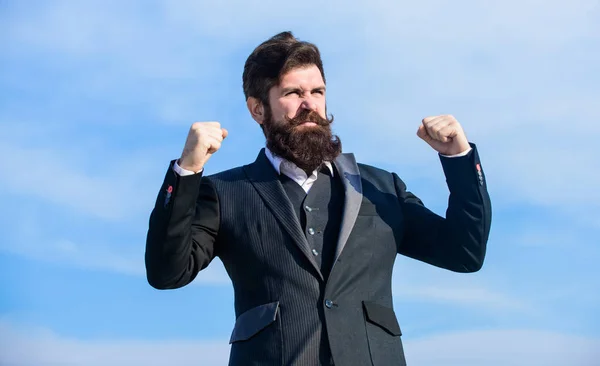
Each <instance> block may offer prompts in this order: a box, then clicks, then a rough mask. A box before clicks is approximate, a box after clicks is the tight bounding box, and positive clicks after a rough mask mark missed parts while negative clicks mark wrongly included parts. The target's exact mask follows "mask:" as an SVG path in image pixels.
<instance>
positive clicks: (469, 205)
mask: <svg viewBox="0 0 600 366" xmlns="http://www.w3.org/2000/svg"><path fill="white" fill-rule="evenodd" d="M471 147H472V150H471V151H470V152H469V153H468V154H467V155H465V156H462V157H453V158H448V157H443V156H440V160H441V163H442V167H443V170H444V174H445V176H446V182H447V184H448V189H449V191H450V197H449V199H448V208H447V210H446V217H445V218H444V217H441V216H439V215H437V214H435V213H434V212H432V211H431V210H429V209H427V208H426V207H425V205H424V204H423V202H422V201H421V200H420V199H419V198H418V197H416V196H415V195H414V194H412V193H410V192H409V191H407V190H406V185H405V184H404V182H402V180H400V178H399V177H398V176H397V175H396V174H393V175H394V181H395V182H394V183H395V187H396V193H397V195H398V197H399V199H400V203H401V207H402V211H403V217H404V235H403V238H402V240H401V241H400V243H398V253H400V254H403V255H406V256H408V257H411V258H414V259H417V260H420V261H423V262H426V263H429V264H432V265H434V266H437V267H441V268H445V269H448V270H451V271H455V272H476V271H478V270H479V269H481V267H482V266H483V262H484V258H485V254H486V246H487V241H488V237H489V232H490V226H491V220H492V208H491V202H490V197H489V195H488V191H487V183H486V181H485V176H484V174H483V169H482V167H481V162H480V160H479V155H478V152H477V149H476V146H475V144H471Z"/></svg>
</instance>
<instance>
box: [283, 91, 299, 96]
mask: <svg viewBox="0 0 600 366" xmlns="http://www.w3.org/2000/svg"><path fill="white" fill-rule="evenodd" d="M292 94H297V95H300V92H299V91H298V90H293V91H291V92H288V93H286V94H285V96H286V97H287V96H288V95H292Z"/></svg>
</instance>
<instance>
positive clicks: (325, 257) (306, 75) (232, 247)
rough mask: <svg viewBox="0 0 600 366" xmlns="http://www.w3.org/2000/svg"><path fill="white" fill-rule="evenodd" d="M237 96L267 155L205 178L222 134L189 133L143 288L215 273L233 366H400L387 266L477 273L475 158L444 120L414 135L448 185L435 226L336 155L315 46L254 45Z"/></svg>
mask: <svg viewBox="0 0 600 366" xmlns="http://www.w3.org/2000/svg"><path fill="white" fill-rule="evenodd" d="M243 88H244V93H245V96H246V100H247V106H248V110H249V112H250V114H251V115H252V118H253V119H254V120H255V121H256V122H257V123H258V124H259V125H260V127H261V128H262V130H263V132H264V135H265V137H266V147H265V149H261V151H260V153H259V154H258V157H257V158H256V161H254V162H253V163H251V164H248V165H245V166H242V167H237V168H234V169H231V170H227V171H224V172H221V173H218V174H214V175H211V176H206V175H204V174H203V169H204V166H205V165H206V163H207V161H208V160H209V158H210V157H211V156H212V154H214V153H215V152H216V151H218V150H219V149H220V148H221V144H222V142H223V140H224V139H225V138H226V137H227V134H228V132H227V130H226V129H224V128H222V127H221V126H220V124H219V123H217V122H198V123H194V124H193V125H192V127H191V129H190V131H189V134H188V137H187V141H186V143H185V147H184V149H183V153H182V155H181V157H180V158H179V159H178V160H174V161H172V162H171V164H170V165H169V168H168V170H167V173H166V177H165V180H164V183H163V185H162V187H161V189H160V193H159V195H158V198H157V200H156V206H155V207H154V209H153V211H152V214H151V216H150V226H149V231H148V237H147V244H146V269H147V277H148V281H149V283H150V284H151V285H152V286H153V287H155V288H157V289H174V288H179V287H182V286H185V285H187V284H188V283H190V282H191V281H192V280H193V279H194V278H195V277H196V275H197V274H198V272H199V271H200V270H202V269H204V268H206V267H207V266H208V265H209V263H210V262H211V261H212V260H213V258H215V257H216V256H218V257H219V258H220V259H221V260H222V262H223V264H224V265H225V268H226V270H227V273H228V274H229V277H230V278H231V281H232V283H233V287H234V292H235V314H236V323H235V327H234V329H233V332H232V334H231V339H230V343H231V354H230V361H229V364H230V365H333V364H335V365H342V366H351V365H361V366H362V365H375V366H390V365H405V364H406V361H405V357H404V351H403V347H402V342H401V335H402V334H401V331H400V327H399V324H398V321H397V318H396V315H395V314H394V310H393V306H392V292H391V278H392V268H393V264H394V261H395V257H396V254H398V253H400V254H402V255H405V256H408V257H411V258H415V259H417V260H420V261H423V262H426V263H429V264H432V265H434V266H438V267H441V268H445V269H448V270H451V271H455V272H475V271H478V270H479V269H480V268H481V266H482V264H483V260H484V257H485V252H486V243H487V239H488V233H489V229H490V221H491V206H490V199H489V196H488V193H487V189H486V182H485V178H484V175H483V171H482V169H481V164H480V161H479V157H478V154H477V150H476V146H475V145H474V144H470V143H469V142H468V140H467V138H466V137H465V134H464V132H463V130H462V128H461V126H460V124H459V123H458V122H457V121H456V120H455V119H454V118H453V117H452V116H433V117H427V118H425V119H423V121H422V123H421V125H420V126H419V128H418V131H417V135H418V136H419V137H420V138H422V139H423V140H425V141H426V142H427V143H428V144H429V145H431V147H432V148H433V149H435V150H436V151H437V152H438V153H439V154H440V160H441V164H442V168H443V170H444V173H445V175H446V178H447V183H448V187H449V190H450V199H449V205H448V209H447V212H446V217H445V218H444V217H441V216H438V215H436V214H435V213H433V212H431V211H430V210H428V209H427V208H426V207H425V206H424V205H423V203H422V202H421V201H420V200H419V199H418V198H417V197H416V196H414V195H413V194H412V193H410V192H408V191H407V189H406V186H405V184H404V182H403V181H402V180H401V179H400V178H399V177H398V176H397V175H396V174H395V173H389V172H386V171H384V170H381V169H378V168H375V167H372V166H368V165H364V164H357V163H356V161H355V159H354V156H353V155H352V154H347V153H344V154H342V153H341V150H342V149H341V142H340V139H339V138H338V137H337V136H333V135H332V132H331V127H330V125H331V123H332V121H333V118H332V117H330V118H328V117H327V113H326V103H325V99H326V98H325V94H326V83H325V76H324V71H323V64H322V61H321V57H320V54H319V51H318V49H317V47H316V46H314V45H313V44H310V43H306V42H300V41H298V40H297V39H296V38H294V36H293V35H292V34H291V33H289V32H284V33H280V34H278V35H276V36H274V37H273V38H271V39H269V40H267V41H266V42H264V43H262V44H261V45H259V46H258V47H257V48H256V49H255V50H254V52H253V53H252V54H251V55H250V56H249V58H248V59H247V61H246V64H245V67H244V73H243ZM367 123H373V121H367ZM201 358H202V355H198V359H199V362H198V364H199V365H201V364H202V362H201V361H200V360H201Z"/></svg>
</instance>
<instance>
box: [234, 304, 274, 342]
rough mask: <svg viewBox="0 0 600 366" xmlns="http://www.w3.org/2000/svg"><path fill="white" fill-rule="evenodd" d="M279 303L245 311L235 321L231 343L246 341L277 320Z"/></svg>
mask: <svg viewBox="0 0 600 366" xmlns="http://www.w3.org/2000/svg"><path fill="white" fill-rule="evenodd" d="M278 313H279V301H275V302H272V303H268V304H263V305H259V306H257V307H255V308H252V309H250V310H247V311H245V312H244V313H242V314H241V315H240V316H239V317H238V318H237V319H236V321H235V326H234V327H233V332H231V338H230V339H229V343H230V344H231V343H234V342H238V341H246V340H248V339H250V338H252V337H253V336H254V335H256V334H257V333H258V332H260V331H261V330H263V329H264V328H266V327H267V326H269V325H270V324H271V323H273V322H274V321H275V319H277V314H278Z"/></svg>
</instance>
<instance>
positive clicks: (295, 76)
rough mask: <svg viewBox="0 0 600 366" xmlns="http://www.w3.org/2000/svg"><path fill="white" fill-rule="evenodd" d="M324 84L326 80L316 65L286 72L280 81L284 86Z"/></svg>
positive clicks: (281, 85) (312, 86)
mask: <svg viewBox="0 0 600 366" xmlns="http://www.w3.org/2000/svg"><path fill="white" fill-rule="evenodd" d="M324 85H325V82H324V81H323V77H322V76H321V71H319V68H318V67H317V66H316V65H309V66H303V67H298V68H294V69H292V70H290V71H288V72H287V73H285V74H284V75H283V76H282V77H281V81H280V83H279V86H280V87H282V88H285V87H290V86H301V87H307V88H315V87H319V86H324Z"/></svg>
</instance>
